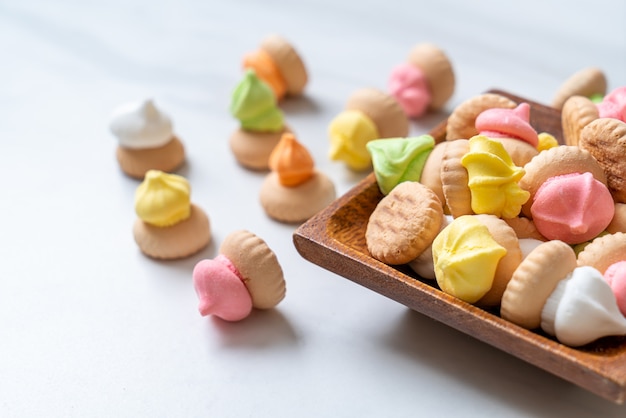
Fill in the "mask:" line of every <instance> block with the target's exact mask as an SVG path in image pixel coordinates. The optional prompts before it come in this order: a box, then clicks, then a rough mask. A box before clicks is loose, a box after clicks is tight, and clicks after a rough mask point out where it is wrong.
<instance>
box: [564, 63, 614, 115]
mask: <svg viewBox="0 0 626 418" xmlns="http://www.w3.org/2000/svg"><path fill="white" fill-rule="evenodd" d="M606 85H607V83H606V77H605V75H604V73H603V72H602V70H600V69H599V68H595V67H589V68H583V69H582V70H580V71H578V72H576V73H574V74H573V75H572V76H570V78H568V79H567V80H565V81H564V82H563V84H562V85H561V86H560V87H559V89H558V90H557V92H556V93H555V95H554V98H553V99H552V107H556V108H557V109H561V108H562V107H563V105H564V103H565V102H566V101H567V99H569V98H570V97H572V96H583V97H587V98H590V97H592V96H596V95H598V96H604V95H605V94H606Z"/></svg>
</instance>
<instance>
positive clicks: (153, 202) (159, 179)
mask: <svg viewBox="0 0 626 418" xmlns="http://www.w3.org/2000/svg"><path fill="white" fill-rule="evenodd" d="M190 192H191V187H190V186H189V182H188V181H187V179H185V178H184V177H182V176H179V175H176V174H167V173H164V172H163V171H159V170H149V171H148V172H147V173H146V176H145V177H144V180H143V182H142V183H141V184H140V185H139V187H137V190H136V191H135V212H136V213H137V216H138V217H139V219H141V220H142V221H144V222H146V223H148V224H150V225H154V226H160V227H165V226H172V225H175V224H177V223H179V222H181V221H184V220H185V219H187V218H188V217H189V215H190V214H191V200H190Z"/></svg>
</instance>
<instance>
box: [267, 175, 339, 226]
mask: <svg viewBox="0 0 626 418" xmlns="http://www.w3.org/2000/svg"><path fill="white" fill-rule="evenodd" d="M335 197H336V192H335V185H334V184H333V182H332V181H331V180H330V179H329V178H328V177H327V176H326V175H325V174H324V173H322V172H319V171H316V172H315V173H314V174H313V177H311V178H310V179H309V180H307V181H306V182H304V183H302V184H300V185H298V186H295V187H289V186H283V185H282V184H281V183H280V180H279V178H278V174H277V173H276V172H271V173H269V174H268V175H267V177H266V178H265V180H264V181H263V184H262V185H261V191H260V193H259V199H260V201H261V206H262V207H263V209H264V210H265V212H266V213H267V214H268V215H269V216H270V217H271V218H273V219H276V220H277V221H280V222H285V223H300V222H304V221H306V220H308V219H309V218H311V217H312V216H313V215H315V214H316V213H317V212H319V211H321V210H322V209H324V208H325V207H326V206H328V205H329V204H330V203H331V202H332V201H333V200H335Z"/></svg>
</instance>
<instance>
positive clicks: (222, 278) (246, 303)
mask: <svg viewBox="0 0 626 418" xmlns="http://www.w3.org/2000/svg"><path fill="white" fill-rule="evenodd" d="M193 283H194V287H195V289H196V293H197V294H198V298H199V299H200V304H199V306H198V310H199V311H200V315H202V316H208V315H215V316H218V317H220V318H222V319H224V320H226V321H239V320H241V319H244V318H245V317H247V316H248V315H250V312H251V311H252V296H250V292H248V289H247V288H246V285H245V284H244V282H243V278H242V277H241V276H240V275H239V271H237V268H236V267H235V266H234V265H233V263H232V262H231V261H230V260H229V259H228V258H226V256H224V255H223V254H220V255H218V256H217V257H215V258H214V259H213V260H202V261H200V262H198V264H196V266H195V267H194V269H193Z"/></svg>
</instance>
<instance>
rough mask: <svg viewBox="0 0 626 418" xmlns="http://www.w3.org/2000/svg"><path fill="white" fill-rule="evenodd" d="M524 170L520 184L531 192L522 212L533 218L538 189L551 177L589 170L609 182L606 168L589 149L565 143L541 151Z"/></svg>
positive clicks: (601, 180) (594, 175) (603, 181)
mask: <svg viewBox="0 0 626 418" xmlns="http://www.w3.org/2000/svg"><path fill="white" fill-rule="evenodd" d="M524 170H525V171H526V173H525V174H524V176H523V177H522V178H521V179H520V181H519V185H520V187H521V188H522V189H524V190H527V191H528V192H529V193H530V197H529V199H528V201H527V202H526V203H525V204H524V205H523V206H522V213H523V214H524V215H525V216H526V217H528V218H532V215H531V212H530V208H531V206H532V203H533V199H534V198H535V194H536V193H537V190H539V187H541V185H542V184H543V183H544V182H545V181H546V180H548V179H549V178H551V177H554V176H558V175H562V174H570V173H586V172H589V173H591V174H592V175H593V177H594V178H595V179H596V180H598V181H599V182H601V183H603V184H605V185H606V184H607V180H606V175H605V174H604V170H603V169H602V167H601V166H600V164H598V162H597V161H596V159H595V158H593V156H592V155H591V154H590V153H589V152H588V151H586V150H584V149H581V148H578V147H575V146H572V145H563V146H559V147H554V148H550V149H547V150H545V151H542V152H540V153H539V154H537V156H536V157H535V158H533V159H532V160H531V161H530V162H529V163H528V164H526V165H525V166H524Z"/></svg>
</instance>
